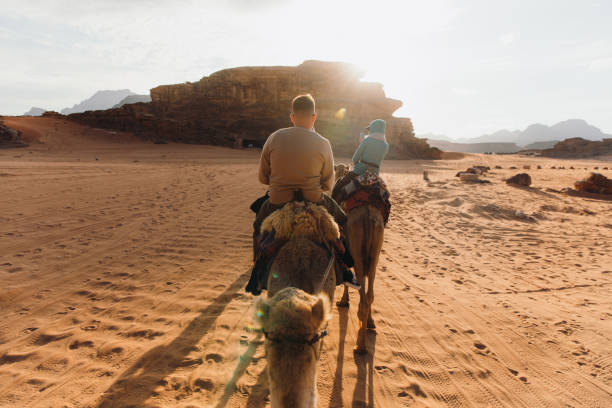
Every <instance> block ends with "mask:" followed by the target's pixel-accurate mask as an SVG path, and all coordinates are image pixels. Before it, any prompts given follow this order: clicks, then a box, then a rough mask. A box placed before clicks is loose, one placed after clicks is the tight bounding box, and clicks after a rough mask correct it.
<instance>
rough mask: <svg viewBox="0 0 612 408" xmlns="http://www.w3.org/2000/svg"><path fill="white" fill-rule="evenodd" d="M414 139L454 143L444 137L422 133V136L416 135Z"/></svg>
mask: <svg viewBox="0 0 612 408" xmlns="http://www.w3.org/2000/svg"><path fill="white" fill-rule="evenodd" d="M416 137H418V138H419V139H427V140H444V141H446V142H454V141H455V140H453V139H451V138H450V137H448V136H446V135H436V134H434V133H423V134H422V135H416Z"/></svg>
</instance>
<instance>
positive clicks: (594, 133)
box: [418, 119, 612, 150]
mask: <svg viewBox="0 0 612 408" xmlns="http://www.w3.org/2000/svg"><path fill="white" fill-rule="evenodd" d="M418 137H422V138H427V139H429V140H435V141H446V142H452V143H459V144H476V143H478V144H480V143H514V144H516V145H517V146H519V147H524V148H527V147H528V146H529V148H530V149H535V148H538V149H547V148H551V147H552V146H553V145H551V143H552V142H553V141H560V140H565V139H569V138H575V137H580V138H583V139H585V140H590V141H600V140H603V139H609V138H612V135H608V134H606V133H603V132H602V131H601V130H600V129H598V128H596V127H595V126H592V125H589V124H588V123H587V122H586V121H584V120H582V119H569V120H566V121H563V122H559V123H557V124H555V125H553V126H546V125H542V124H540V123H536V124H533V125H530V126H528V127H527V128H526V129H525V130H523V131H520V130H499V131H497V132H495V133H491V134H488V135H482V136H478V137H473V138H460V139H453V138H450V137H448V136H443V135H434V134H424V135H418ZM534 143H543V144H542V147H533V146H531V145H533V144H534ZM430 144H431V143H430ZM474 149H476V150H480V147H475V148H474Z"/></svg>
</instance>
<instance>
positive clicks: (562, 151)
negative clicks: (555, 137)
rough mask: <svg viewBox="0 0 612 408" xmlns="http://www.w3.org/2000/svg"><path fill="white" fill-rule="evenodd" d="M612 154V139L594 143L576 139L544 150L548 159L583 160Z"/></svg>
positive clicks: (543, 154)
mask: <svg viewBox="0 0 612 408" xmlns="http://www.w3.org/2000/svg"><path fill="white" fill-rule="evenodd" d="M604 154H612V138H610V139H604V140H602V141H600V142H593V141H589V140H585V139H582V138H580V137H574V138H571V139H566V140H564V141H562V142H559V143H557V144H556V145H555V146H554V147H553V148H552V149H545V150H542V153H541V155H542V156H547V157H565V158H581V157H593V156H599V155H604Z"/></svg>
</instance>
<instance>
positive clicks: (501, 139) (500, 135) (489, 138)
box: [456, 129, 521, 143]
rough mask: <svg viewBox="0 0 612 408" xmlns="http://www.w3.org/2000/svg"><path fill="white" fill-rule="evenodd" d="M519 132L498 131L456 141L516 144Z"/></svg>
mask: <svg viewBox="0 0 612 408" xmlns="http://www.w3.org/2000/svg"><path fill="white" fill-rule="evenodd" d="M520 134H521V131H520V130H505V129H504V130H498V131H497V132H495V133H491V134H490V135H482V136H479V137H474V138H470V139H457V140H456V141H457V142H459V143H516V141H517V139H518V138H519V136H520Z"/></svg>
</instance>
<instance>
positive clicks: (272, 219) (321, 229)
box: [261, 201, 340, 243]
mask: <svg viewBox="0 0 612 408" xmlns="http://www.w3.org/2000/svg"><path fill="white" fill-rule="evenodd" d="M261 230H262V231H267V232H272V231H274V236H275V237H276V238H277V239H288V240H289V239H291V238H294V237H304V238H307V239H309V240H311V241H314V242H317V243H333V242H335V241H336V240H337V239H339V238H340V228H339V227H338V224H337V223H336V221H335V220H334V218H333V217H332V216H331V214H330V213H329V212H328V211H327V210H326V209H325V208H324V207H322V206H320V205H317V204H314V203H310V202H295V201H291V202H288V203H287V204H285V205H284V206H283V208H281V209H280V210H276V211H274V212H273V213H272V214H270V215H269V216H268V217H267V218H266V219H265V220H264V222H263V224H262V225H261Z"/></svg>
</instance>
